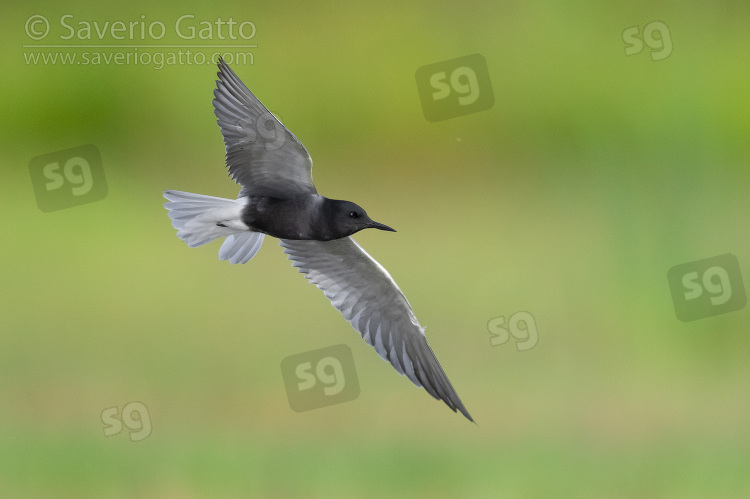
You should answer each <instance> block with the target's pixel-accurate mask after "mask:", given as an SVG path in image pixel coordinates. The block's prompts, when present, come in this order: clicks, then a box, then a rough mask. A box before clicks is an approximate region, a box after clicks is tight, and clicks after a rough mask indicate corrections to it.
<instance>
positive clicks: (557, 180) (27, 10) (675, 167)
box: [0, 0, 750, 498]
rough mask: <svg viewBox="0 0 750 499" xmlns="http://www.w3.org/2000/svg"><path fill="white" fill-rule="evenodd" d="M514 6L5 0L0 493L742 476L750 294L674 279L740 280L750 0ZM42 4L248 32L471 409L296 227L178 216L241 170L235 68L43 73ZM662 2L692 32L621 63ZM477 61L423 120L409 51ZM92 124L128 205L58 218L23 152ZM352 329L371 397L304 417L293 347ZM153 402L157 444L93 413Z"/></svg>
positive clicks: (726, 489)
mask: <svg viewBox="0 0 750 499" xmlns="http://www.w3.org/2000/svg"><path fill="white" fill-rule="evenodd" d="M498 4H499V2H484V3H472V4H465V5H462V4H458V3H457V4H455V5H439V4H437V3H427V2H425V3H415V2H385V3H384V2H378V3H375V4H373V3H361V4H360V3H341V4H324V5H321V4H319V5H311V4H308V3H304V2H296V3H285V4H281V3H278V2H253V1H251V2H230V3H226V4H222V5H207V4H204V3H197V2H181V3H179V4H175V3H172V4H158V3H155V2H141V1H134V2H129V3H128V4H125V5H122V6H112V5H99V6H95V5H88V4H85V3H81V2H75V1H74V2H72V3H70V2H69V3H66V4H65V5H64V7H63V6H60V5H58V4H57V3H53V2H31V3H27V4H14V5H13V6H11V5H7V6H5V7H4V9H3V15H2V19H1V20H0V29H1V31H0V32H2V39H3V42H4V43H2V44H1V45H0V62H1V63H2V67H3V68H4V71H3V75H4V77H3V78H2V79H0V87H1V91H2V92H1V93H2V101H1V102H2V118H3V119H2V120H0V133H1V134H2V139H3V141H2V143H3V147H2V151H1V152H0V164H1V165H2V177H1V178H2V182H0V192H1V194H2V196H1V197H0V208H1V209H2V212H3V223H2V231H3V237H2V239H0V247H1V248H2V258H1V259H0V272H1V273H0V276H1V278H2V288H0V307H1V308H2V314H1V315H0V495H2V496H4V497H50V496H61V497H83V496H88V497H251V496H262V497H292V496H313V497H331V496H342V497H353V496H358V497H362V496H367V495H389V496H394V497H401V496H416V497H482V496H486V497H592V498H593V497H597V498H598V497H657V496H658V497H738V496H746V495H748V494H750V423H749V421H750V398H749V397H748V393H749V389H750V368H749V367H748V364H749V363H748V358H749V355H748V354H749V353H750V335H749V334H748V333H750V331H748V324H750V321H748V318H749V317H750V308H748V307H745V308H743V309H742V310H739V311H735V312H732V313H728V314H725V315H719V316H714V317H709V318H705V319H701V320H698V321H695V322H690V323H683V322H680V321H679V320H678V319H677V318H676V316H675V312H674V308H673V305H672V301H671V296H670V292H669V286H668V283H667V279H666V275H667V270H668V269H669V268H670V267H672V266H674V265H678V264H682V263H686V262H690V261H694V260H699V259H703V258H707V257H711V256H716V255H720V254H724V253H733V254H735V255H736V256H737V258H738V259H739V262H740V266H741V268H742V270H743V272H745V281H746V283H747V281H748V279H750V233H749V232H748V228H749V224H748V220H749V218H750V217H749V216H748V214H749V213H750V196H748V184H749V181H750V164H749V159H748V158H750V156H749V154H748V153H750V145H749V144H750V141H749V140H748V139H750V65H748V55H749V54H750V53H749V47H750V31H749V30H748V29H747V26H748V25H749V22H750V5H749V4H747V2H738V1H729V0H726V1H717V2H710V3H699V2H689V3H685V2H676V1H672V2H669V1H665V2H652V1H636V2H628V3H627V4H617V3H614V2H593V1H583V0H580V1H573V2H567V3H566V4H560V3H559V2H537V3H533V4H532V3H523V2H506V3H503V5H498ZM36 14H39V15H44V16H45V17H47V18H48V19H50V21H51V23H52V24H53V34H55V35H59V33H60V30H59V24H58V23H59V18H60V16H62V15H64V14H72V15H73V16H74V18H73V19H72V20H71V21H70V22H72V23H77V22H78V21H88V22H92V23H93V22H94V21H98V22H99V23H103V22H105V21H110V22H112V21H117V20H123V21H125V22H129V21H138V20H140V19H141V17H140V16H141V15H144V16H145V18H144V19H145V22H151V21H156V20H159V21H162V22H164V23H165V25H166V26H167V28H168V35H167V36H166V37H165V38H164V39H162V40H160V41H158V42H157V43H173V44H189V43H191V42H189V41H185V40H180V39H179V38H177V37H176V36H174V33H173V29H172V25H173V24H174V22H175V20H176V19H177V18H178V17H179V16H181V15H184V14H192V15H194V16H195V19H196V21H198V20H209V21H211V20H215V19H217V18H218V17H221V18H223V19H227V18H229V17H232V18H234V19H235V20H238V21H241V20H250V21H252V22H254V23H255V25H256V27H257V34H256V36H255V37H254V39H253V40H252V42H251V43H255V44H257V45H258V46H257V48H254V49H252V50H251V52H252V53H253V56H254V58H253V64H252V65H249V64H248V65H243V66H236V65H235V66H234V68H235V70H236V71H237V73H238V74H239V75H240V77H241V78H242V79H243V80H244V81H245V83H246V84H247V85H248V86H249V87H250V88H251V89H252V90H253V91H254V92H255V93H256V94H257V95H258V96H259V97H260V98H261V100H262V101H263V102H264V103H265V104H266V106H267V107H268V108H269V109H271V110H272V111H274V112H276V113H278V114H279V115H280V116H281V117H282V119H283V121H284V123H285V124H286V125H287V126H288V127H289V128H290V129H291V130H292V131H293V132H294V133H295V134H296V135H297V136H298V137H299V138H300V139H301V140H302V141H303V142H304V144H305V145H306V147H307V148H308V150H309V151H310V154H311V155H312V157H313V159H314V161H315V169H314V176H315V181H316V184H317V186H318V189H319V191H320V192H321V193H323V194H324V195H328V196H330V197H334V198H345V199H351V200H354V201H356V202H358V203H359V204H361V205H362V206H364V207H365V208H366V209H367V210H368V212H369V213H370V215H372V216H373V218H375V219H376V220H379V221H381V222H383V223H386V224H388V225H391V226H393V227H395V228H396V229H397V230H398V232H397V233H395V234H391V233H383V232H379V231H366V232H365V233H362V234H359V235H358V236H357V237H356V239H357V240H358V242H359V243H360V244H362V245H363V246H364V247H365V248H366V249H367V250H368V251H369V252H370V253H371V254H372V255H373V256H374V257H375V258H377V259H378V260H379V261H380V262H381V263H382V264H383V265H384V266H385V267H386V268H387V269H389V271H390V272H391V274H392V275H393V277H394V278H395V279H396V281H397V282H398V283H399V285H400V286H401V288H402V289H403V290H404V292H405V293H406V295H407V296H408V297H409V300H410V301H411V303H412V306H413V307H414V310H415V313H416V315H417V316H418V317H419V319H420V321H421V323H422V324H423V325H425V326H427V335H428V339H429V341H430V344H431V345H432V347H433V349H434V351H435V353H436V355H437V356H438V358H439V359H440V361H441V363H442V365H443V367H444V368H445V370H446V372H447V373H448V375H449V377H450V379H451V381H452V382H453V385H454V386H455V387H456V389H457V391H458V393H459V394H460V395H461V397H462V399H463V401H464V402H465V404H466V406H467V407H468V409H469V410H470V412H471V413H472V415H473V416H474V418H475V419H476V421H477V425H473V424H471V423H469V422H467V421H466V420H465V419H463V418H462V417H461V416H459V415H456V414H454V413H452V412H451V411H450V410H448V409H447V408H446V407H445V406H444V405H443V404H442V403H439V402H437V401H435V400H433V399H432V398H431V397H429V396H428V395H427V394H426V393H425V392H424V391H423V390H419V389H417V388H415V387H414V386H412V385H411V383H409V382H408V380H406V379H405V378H403V377H401V376H398V375H397V374H396V373H395V372H394V371H393V369H392V368H391V367H390V366H389V365H388V364H386V363H385V362H383V361H382V360H380V359H379V358H378V357H377V355H376V354H375V352H374V351H373V349H372V348H371V347H369V346H368V345H366V344H365V343H364V342H363V341H362V340H361V339H360V338H359V337H358V335H357V334H356V333H355V332H353V331H352V329H351V328H350V327H349V326H348V324H346V323H345V322H344V321H343V320H342V319H341V317H340V316H339V314H338V313H337V312H336V311H335V310H334V309H333V308H332V307H331V306H330V305H329V304H328V302H327V300H326V299H325V297H324V296H323V294H322V293H320V292H319V291H318V290H316V289H315V288H314V287H313V286H312V285H310V284H307V283H306V281H305V280H304V278H303V277H302V276H301V275H299V274H297V273H296V272H295V271H294V269H292V268H291V266H290V264H289V262H288V261H287V260H286V258H285V256H284V255H283V254H282V253H281V249H280V248H279V247H278V246H277V245H275V241H274V240H273V239H267V241H266V243H265V244H264V247H263V248H262V250H261V252H260V254H259V255H258V256H257V257H256V258H255V259H254V260H252V261H251V262H250V263H248V264H247V265H243V266H233V265H230V264H228V263H226V262H220V261H219V260H218V259H217V251H218V248H219V243H213V244H211V245H208V246H204V247H201V248H199V249H189V248H188V247H187V246H186V245H185V244H184V243H182V242H181V241H179V240H178V239H177V237H175V231H174V230H173V229H172V227H171V226H170V223H169V219H168V218H167V215H166V211H165V210H164V209H163V208H162V203H163V202H164V200H163V199H162V197H161V191H162V190H163V189H179V190H186V191H193V192H201V193H206V194H212V195H217V196H224V197H233V196H236V193H237V187H236V186H235V185H234V184H233V183H232V182H231V181H230V180H228V178H227V176H226V173H225V171H224V168H223V144H222V141H221V136H220V134H219V130H218V127H217V126H216V123H215V117H214V116H213V110H212V105H211V99H212V89H213V88H214V85H215V83H214V80H215V72H216V71H215V68H214V67H212V66H210V65H176V66H167V67H164V68H163V69H160V70H157V69H154V68H153V67H150V66H144V65H122V66H118V65H98V66H92V65H89V66H80V65H73V66H65V65H62V64H56V65H44V64H37V65H34V64H27V63H26V59H25V54H28V53H30V52H33V50H31V49H28V48H24V47H23V45H25V44H30V43H34V42H33V41H32V40H30V39H29V38H28V37H27V36H26V34H25V32H24V23H25V22H26V20H27V19H28V18H29V17H30V16H32V15H36ZM655 20H660V21H662V22H664V23H666V25H667V26H668V27H669V32H670V35H671V39H672V44H673V53H672V54H671V56H670V57H668V58H666V59H664V60H661V61H652V60H651V57H650V56H649V49H645V50H644V51H643V52H642V53H640V54H637V55H631V56H626V55H625V52H624V49H625V43H624V42H623V39H622V32H623V30H625V29H626V28H628V27H631V26H640V27H641V29H642V28H643V26H645V25H646V24H648V23H649V22H651V21H655ZM55 26H56V27H57V31H55V28H54V27H55ZM55 41H56V42H57V43H60V41H59V40H53V41H49V42H48V43H54V42H55ZM96 42H97V40H90V41H81V42H79V43H96ZM146 42H147V41H146ZM146 42H144V41H141V40H135V41H134V42H133V43H146ZM36 43H41V42H36ZM62 43H63V44H72V43H73V41H63V42H62ZM101 43H105V44H123V43H126V42H124V41H117V40H113V39H112V38H111V37H106V38H105V39H104V40H102V41H101ZM193 43H194V42H193ZM205 43H208V44H220V43H227V42H226V41H223V42H222V41H221V40H218V39H216V38H214V39H212V40H208V41H206V42H205ZM68 50H77V51H78V52H81V51H83V50H85V49H68ZM112 50H114V49H106V50H103V51H105V52H107V53H110V52H111V51H112ZM121 50H123V51H132V49H121ZM145 50H146V49H143V51H145ZM36 51H38V49H36ZM209 53H210V52H209ZM473 53H480V54H482V55H483V56H484V57H485V59H486V60H487V64H488V67H489V72H490V77H491V80H492V85H493V89H494V94H495V104H494V106H493V107H492V109H490V110H488V111H485V112H481V113H477V114H472V115H468V116H463V117H459V118H455V119H450V120H446V121H442V122H437V123H430V122H428V121H426V120H425V119H424V116H423V115H422V109H421V104H420V100H419V95H418V94H417V89H416V82H415V78H414V74H415V71H416V70H417V68H419V67H420V66H423V65H426V64H432V63H435V62H438V61H442V60H447V59H452V58H455V57H460V56H463V55H469V54H473ZM83 144H94V145H95V146H96V147H97V148H98V149H99V150H100V152H101V155H102V161H103V165H104V169H105V173H106V178H107V183H108V189H109V191H108V195H107V197H106V198H105V199H104V200H102V201H99V202H96V203H91V204H87V205H82V206H78V207H74V208H69V209H65V210H60V211H56V212H52V213H43V212H41V211H40V210H39V208H38V207H37V204H36V200H35V197H34V191H33V188H32V185H31V182H30V178H29V171H28V164H29V162H30V160H31V159H32V158H34V157H35V156H39V155H42V154H47V153H51V152H54V151H58V150H62V149H67V148H71V147H76V146H79V145H83ZM746 287H747V284H746ZM518 311H529V312H530V313H531V314H532V315H533V317H534V318H535V321H536V324H537V328H538V335H539V341H538V344H537V345H536V346H535V347H534V348H532V349H530V350H527V351H523V352H519V351H518V350H517V349H516V347H515V346H514V344H513V340H511V341H510V342H509V343H507V344H505V345H500V346H495V347H493V346H491V344H490V333H489V331H488V329H487V324H488V321H490V320H491V319H493V318H495V317H499V316H504V317H506V318H508V317H510V316H511V315H512V314H514V313H516V312H518ZM339 343H344V344H347V345H349V346H350V347H351V349H352V351H353V355H354V359H355V363H356V368H357V373H358V376H359V382H360V387H361V394H360V396H359V397H358V398H357V399H356V400H354V401H352V402H348V403H344V404H340V405H334V406H331V407H327V408H323V409H319V410H315V411H309V412H304V413H295V412H293V411H292V410H291V409H290V408H289V405H288V401H287V397H286V392H285V390H284V385H283V381H282V376H281V371H280V363H281V360H282V359H283V358H284V357H286V356H289V355H293V354H297V353H300V352H304V351H307V350H313V349H317V348H322V347H326V346H329V345H334V344H339ZM132 401H141V402H143V403H144V404H145V405H146V406H147V407H148V410H149V414H150V417H151V422H152V425H153V430H152V434H151V435H150V436H149V437H148V438H147V439H146V440H143V441H141V442H131V441H130V440H129V439H128V436H127V431H124V432H123V433H121V434H119V435H116V436H111V437H105V436H104V434H103V424H102V421H101V420H100V414H101V412H102V410H104V409H105V408H108V407H113V406H118V407H122V406H123V405H125V404H127V403H128V402H132Z"/></svg>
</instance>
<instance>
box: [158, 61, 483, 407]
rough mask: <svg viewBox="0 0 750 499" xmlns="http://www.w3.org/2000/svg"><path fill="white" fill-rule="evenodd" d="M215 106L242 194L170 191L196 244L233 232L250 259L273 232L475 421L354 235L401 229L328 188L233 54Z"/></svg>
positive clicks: (431, 387) (232, 254)
mask: <svg viewBox="0 0 750 499" xmlns="http://www.w3.org/2000/svg"><path fill="white" fill-rule="evenodd" d="M218 66H219V72H218V73H217V74H218V77H219V80H218V81H217V82H216V89H215V90H214V100H213V105H214V113H215V114H216V117H217V118H218V120H217V123H218V124H219V127H220V128H221V134H222V136H223V137H224V144H225V146H226V166H227V168H228V169H229V174H230V176H231V177H232V179H233V180H234V181H235V182H237V183H238V184H240V186H241V189H240V194H239V197H238V199H225V198H217V197H213V196H205V195H202V194H193V193H189V192H180V191H172V190H168V191H164V197H165V198H166V199H167V200H168V201H169V202H167V203H165V204H164V207H165V208H166V209H167V210H168V213H169V218H171V219H172V226H173V227H174V228H175V229H177V236H178V237H179V238H180V239H182V240H183V241H185V242H186V243H187V244H188V246H190V247H191V248H193V247H196V246H201V245H204V244H207V243H209V242H211V241H213V240H214V239H217V238H220V237H225V238H226V240H225V241H224V243H223V244H222V245H221V248H220V249H219V259H220V260H229V262H230V263H246V262H248V261H249V260H250V259H251V258H253V256H255V254H256V253H257V252H258V250H259V249H260V247H261V244H262V243H263V239H264V237H265V236H266V235H269V236H272V237H276V238H278V239H279V244H280V246H281V247H282V248H283V251H284V253H286V254H287V255H288V258H289V259H290V260H291V261H292V265H293V266H294V267H297V269H298V271H299V272H301V273H303V274H304V275H305V277H306V278H307V279H308V280H309V281H310V282H311V283H313V284H315V285H316V286H317V287H318V289H320V290H321V291H323V293H324V294H325V295H326V298H328V299H329V300H330V301H331V304H332V305H333V306H334V307H335V308H336V309H337V310H338V311H339V312H341V315H343V316H344V319H346V320H347V321H348V322H349V323H350V324H351V325H352V327H353V328H354V329H355V330H356V331H357V332H358V333H359V334H361V335H362V338H363V339H364V340H365V341H367V343H369V344H370V345H372V346H373V347H375V350H377V352H378V354H379V355H380V356H381V357H382V358H383V359H384V360H386V361H388V362H390V363H391V365H392V366H393V367H394V368H395V369H396V371H398V373H399V374H401V375H406V376H407V377H408V378H409V379H410V380H411V381H412V383H414V384H415V385H417V386H418V387H420V386H421V387H424V389H425V390H426V391H427V393H429V394H430V395H432V396H433V397H434V398H436V399H438V400H442V401H443V402H445V403H446V405H448V407H450V408H451V409H452V410H453V411H454V412H455V411H457V410H458V411H461V414H463V415H464V416H466V417H467V418H468V419H469V421H474V420H473V419H472V418H471V416H470V415H469V412H468V411H467V410H466V408H465V407H464V405H463V403H462V402H461V399H459V398H458V394H456V391H455V390H454V389H453V386H452V385H451V383H450V381H448V377H447V376H446V375H445V372H444V371H443V369H442V367H440V363H439V362H438V360H437V358H436V357H435V354H434V353H433V352H432V349H431V348H430V346H429V345H428V344H427V340H426V338H425V334H424V331H425V329H424V328H423V327H422V326H420V325H419V322H418V321H417V318H416V317H415V315H414V312H412V309H411V305H410V304H409V301H408V300H407V299H406V297H405V296H404V293H403V292H402V291H401V289H400V288H399V287H398V286H397V285H396V282H395V281H394V280H393V278H392V277H391V276H390V274H389V273H388V271H386V270H385V268H383V266H382V265H380V264H379V263H378V262H377V261H375V259H374V258H372V257H371V256H370V255H369V254H368V253H367V252H366V251H365V250H364V249H362V247H361V246H359V245H358V244H357V243H356V242H354V240H353V239H352V238H351V237H349V236H351V235H352V234H354V233H356V232H359V231H360V230H363V229H370V228H372V229H380V230H385V231H393V232H395V231H394V230H393V229H392V228H390V227H388V226H387V225H383V224H381V223H378V222H375V221H373V220H372V219H371V218H370V217H369V216H368V215H367V213H366V212H365V210H363V209H362V208H361V207H359V206H358V205H356V204H354V203H352V202H349V201H340V200H334V199H328V198H325V197H323V196H321V195H320V194H318V191H317V189H316V188H315V186H314V185H313V180H312V159H311V158H310V155H309V154H308V152H307V149H305V146H303V145H302V143H301V142H300V141H299V140H298V139H297V137H295V136H294V135H293V134H292V132H290V131H289V130H288V129H287V128H286V127H285V126H284V125H282V124H281V122H280V121H279V120H278V119H276V117H274V116H273V115H272V114H271V113H270V112H269V111H268V109H266V107H265V106H264V105H263V104H261V102H260V101H259V100H258V99H257V98H256V97H255V96H254V95H253V94H252V92H250V90H248V88H247V87H246V86H245V84H244V83H242V81H241V80H240V79H239V78H238V77H237V75H236V74H235V73H234V71H232V70H231V69H230V68H229V66H228V65H227V64H226V63H225V62H224V60H223V59H219V63H218Z"/></svg>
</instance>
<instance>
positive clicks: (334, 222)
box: [327, 200, 396, 239]
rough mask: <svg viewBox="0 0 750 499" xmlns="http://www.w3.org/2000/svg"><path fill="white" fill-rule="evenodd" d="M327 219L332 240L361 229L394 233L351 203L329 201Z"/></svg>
mask: <svg viewBox="0 0 750 499" xmlns="http://www.w3.org/2000/svg"><path fill="white" fill-rule="evenodd" d="M329 201H330V202H329V206H328V210H327V211H328V213H327V218H328V222H329V227H330V230H331V232H332V233H333V238H334V239H337V238H340V237H346V236H351V235H352V234H354V233H355V232H359V231H360V230H362V229H380V230H388V231H391V232H396V231H395V230H394V229H391V228H390V227H388V226H387V225H383V224H381V223H378V222H375V221H373V220H372V219H371V218H370V217H368V216H367V213H366V212H365V210H363V209H362V208H361V207H360V206H358V205H356V204H354V203H352V202H351V201H338V200H329Z"/></svg>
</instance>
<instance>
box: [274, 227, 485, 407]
mask: <svg viewBox="0 0 750 499" xmlns="http://www.w3.org/2000/svg"><path fill="white" fill-rule="evenodd" d="M279 244H280V245H281V247H283V248H284V253H286V254H287V255H289V259H290V260H292V262H293V263H292V265H293V266H294V267H297V268H298V269H299V271H300V272H302V273H304V274H305V277H307V279H308V280H309V281H310V282H311V283H313V284H315V285H316V286H317V287H318V289H320V290H321V291H323V293H325V295H326V297H327V298H328V299H329V300H331V304H332V305H333V306H334V307H335V308H336V309H337V310H338V311H339V312H341V315H343V316H344V319H346V320H347V321H349V323H350V324H351V325H352V327H353V328H354V329H355V330H356V331H357V332H358V333H360V334H361V335H362V338H364V340H365V341H367V343H369V344H370V345H372V346H373V347H375V349H376V350H377V352H378V354H379V355H380V356H381V357H382V358H383V359H384V360H387V361H388V362H390V363H391V365H392V366H393V367H394V368H395V369H396V371H398V372H399V374H402V375H406V376H407V377H408V378H409V379H410V380H411V381H412V383H414V384H415V385H417V386H422V387H424V389H425V390H427V392H428V393H429V394H430V395H432V396H433V397H435V398H436V399H439V400H442V401H444V402H445V403H446V404H447V405H448V407H450V408H451V409H453V411H456V410H459V411H461V413H462V414H463V415H464V416H466V417H467V418H468V419H469V420H470V421H474V420H473V419H471V416H470V415H469V412H468V411H467V410H466V408H465V407H464V405H463V404H462V403H461V400H460V399H459V398H458V394H456V391H455V390H454V389H453V386H451V383H450V381H448V377H447V376H446V375H445V372H443V369H442V368H441V367H440V364H439V363H438V360H437V358H435V354H434V353H432V349H431V348H430V346H429V345H428V344H427V340H426V338H425V335H424V328H423V327H421V326H420V325H419V322H418V321H417V318H416V317H415V316H414V312H412V309H411V305H409V302H408V300H407V299H406V297H405V296H404V294H403V293H402V292H401V289H399V287H398V286H397V285H396V283H395V282H394V280H393V278H392V277H391V276H390V274H388V272H387V271H386V270H385V269H384V268H383V266H382V265H380V264H379V263H378V262H377V261H375V259H374V258H372V257H371V256H370V255H369V254H367V252H366V251H365V250H363V249H362V248H361V247H360V246H359V245H358V244H357V243H356V242H354V240H353V239H352V238H350V237H345V238H342V239H336V240H333V241H307V240H304V241H293V240H289V239H281V241H280V242H279Z"/></svg>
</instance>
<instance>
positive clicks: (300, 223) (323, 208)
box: [242, 194, 395, 241]
mask: <svg viewBox="0 0 750 499" xmlns="http://www.w3.org/2000/svg"><path fill="white" fill-rule="evenodd" d="M242 221H243V222H244V223H245V225H247V226H248V227H249V228H250V230H253V231H256V232H262V233H264V234H268V235H269V236H273V237H277V238H279V239H291V240H303V239H308V240H309V239H314V240H317V241H331V240H333V239H340V238H342V237H346V236H351V235H352V234H354V233H355V232H359V231H360V230H362V229H367V228H374V229H381V230H389V231H394V230H393V229H391V228H390V227H388V226H386V225H383V224H380V223H377V222H374V221H372V220H371V219H370V217H368V216H367V213H365V210H363V209H362V208H360V207H359V206H357V205H356V204H354V203H352V202H350V201H340V200H337V199H328V198H326V197H323V196H321V195H320V194H303V195H300V196H295V197H292V198H289V199H282V198H277V197H271V196H254V195H251V196H248V197H247V205H246V206H245V208H244V210H243V212H242ZM394 232H395V231H394Z"/></svg>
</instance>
